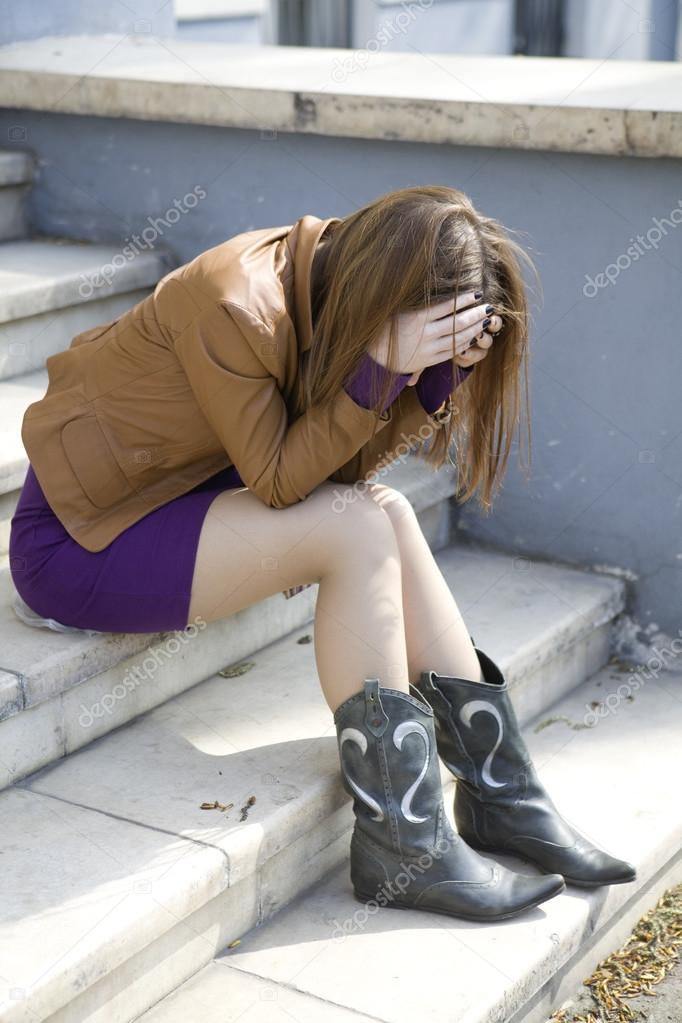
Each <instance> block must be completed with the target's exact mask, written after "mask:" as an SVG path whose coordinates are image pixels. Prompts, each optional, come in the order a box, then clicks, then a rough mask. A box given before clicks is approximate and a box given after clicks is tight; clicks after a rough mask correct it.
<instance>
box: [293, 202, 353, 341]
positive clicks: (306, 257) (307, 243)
mask: <svg viewBox="0 0 682 1023" xmlns="http://www.w3.org/2000/svg"><path fill="white" fill-rule="evenodd" d="M340 219H341V218H340V217H327V218H326V219H325V220H321V219H320V218H319V217H315V216H313V215H312V214H311V213H306V214H304V216H302V217H300V218H299V219H298V220H297V221H296V223H295V225H294V227H293V228H292V231H291V235H290V237H292V236H293V237H294V238H295V248H294V305H295V316H296V337H297V340H298V346H299V350H300V351H302V352H304V351H306V349H308V348H310V345H311V343H312V340H313V313H312V308H311V296H310V274H311V271H312V266H313V256H314V255H315V249H316V248H317V243H318V242H319V240H320V239H321V237H322V235H323V234H324V232H325V230H326V228H327V225H328V224H331V222H332V221H334V220H340Z"/></svg>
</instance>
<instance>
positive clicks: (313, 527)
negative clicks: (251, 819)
mask: <svg viewBox="0 0 682 1023" xmlns="http://www.w3.org/2000/svg"><path fill="white" fill-rule="evenodd" d="M337 490H338V487H337V486H336V485H335V484H333V483H330V482H325V483H323V484H321V485H320V486H319V487H318V488H316V490H314V491H313V492H312V493H311V494H309V495H308V497H307V498H306V499H305V501H300V502H298V503H297V504H294V505H291V506H290V507H288V508H269V507H268V506H267V505H265V504H263V502H262V501H260V500H259V499H258V498H257V497H255V495H254V494H252V493H251V492H250V491H248V490H247V489H246V488H239V489H233V490H227V491H224V492H223V493H221V494H219V495H218V496H217V497H216V498H215V500H214V501H213V502H212V503H211V506H210V508H209V511H208V514H207V516H206V518H205V520H204V523H203V526H202V530H201V534H200V537H199V546H198V550H197V558H196V563H195V568H194V577H193V583H192V597H191V601H190V607H189V621H190V622H191V621H193V620H194V619H195V618H196V617H197V616H201V617H202V618H203V619H204V620H205V621H207V622H208V621H214V620H216V619H219V618H225V617H227V616H228V615H231V614H234V612H235V611H239V610H240V609H241V608H244V607H248V606H249V605H251V604H253V603H255V602H256V601H258V600H262V599H263V598H264V597H267V596H269V595H270V594H272V593H277V592H278V591H281V590H284V589H288V588H289V587H290V586H297V585H299V584H301V583H308V582H318V583H319V590H318V598H317V605H316V608H315V658H316V663H317V670H318V674H319V677H320V683H321V685H322V691H323V693H324V696H325V699H326V701H327V703H328V705H329V707H330V709H331V710H332V712H333V711H334V710H336V708H337V706H338V705H339V704H340V703H342V702H343V701H344V700H346V699H347V698H348V697H349V696H352V695H353V694H354V693H356V692H358V691H359V690H361V689H362V684H363V680H364V679H365V678H369V677H371V678H378V679H379V680H380V682H381V684H382V685H383V686H388V687H390V688H392V689H399V690H401V691H402V692H407V691H408V681H409V680H408V669H407V647H406V641H405V628H404V622H403V612H402V583H401V566H400V552H399V549H398V542H397V539H396V534H395V532H394V529H393V525H392V523H391V519H390V518H389V516H388V515H386V514H385V512H384V511H383V510H382V509H381V508H380V507H379V506H378V505H377V504H376V503H375V502H374V501H372V500H367V499H365V500H357V501H355V502H352V503H349V504H347V505H345V506H344V508H343V510H342V511H336V510H334V503H333V502H334V499H335V496H336V492H337ZM282 599H284V598H282ZM294 599H296V598H294Z"/></svg>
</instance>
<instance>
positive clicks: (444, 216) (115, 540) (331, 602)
mask: <svg viewBox="0 0 682 1023" xmlns="http://www.w3.org/2000/svg"><path fill="white" fill-rule="evenodd" d="M520 258H524V259H526V260H527V261H528V263H529V264H530V260H528V257H527V256H526V255H525V253H524V252H523V250H522V249H521V248H520V247H519V246H518V245H517V244H516V243H515V242H514V241H513V240H512V239H511V238H510V237H509V235H508V233H507V232H506V231H505V230H504V229H503V227H502V226H501V225H500V224H499V223H498V222H497V221H495V220H493V219H492V218H490V217H486V216H483V215H482V214H481V213H479V212H478V211H477V210H475V209H474V207H473V205H472V204H471V202H470V201H469V199H468V198H467V197H466V196H465V195H464V194H463V193H462V192H460V191H458V190H456V189H452V188H447V187H441V186H417V187H412V188H404V189H399V190H397V191H395V192H391V193H389V194H387V195H384V196H381V197H380V198H378V199H376V200H375V201H374V202H371V203H369V204H367V205H366V206H364V207H362V208H361V209H359V210H357V211H356V212H354V213H352V214H350V215H349V216H347V217H345V218H337V217H330V218H327V219H325V220H320V219H318V218H317V217H314V216H311V215H309V214H306V215H304V216H303V217H301V218H300V219H299V220H298V221H297V222H296V223H295V224H294V225H287V226H285V227H278V228H272V229H262V230H257V231H249V232H245V233H243V234H241V235H237V236H235V237H234V238H231V239H229V240H228V241H226V242H224V243H222V244H221V245H218V246H215V247H214V248H212V249H208V250H207V251H205V252H203V253H201V254H200V255H198V256H197V257H196V258H195V259H194V260H192V261H191V262H189V263H187V264H185V265H184V266H181V267H179V268H177V269H175V270H173V271H172V272H171V273H169V274H168V275H166V276H165V277H164V278H163V279H162V280H161V281H160V282H159V284H158V285H157V287H156V289H155V291H154V293H153V294H152V295H150V296H148V297H147V298H146V299H144V300H143V301H142V302H140V303H138V304H137V305H136V306H135V307H134V308H132V309H131V310H129V311H128V312H126V313H125V314H123V315H122V316H120V317H118V318H117V319H116V320H114V321H112V322H111V323H108V324H104V325H101V326H98V327H94V328H92V329H91V330H88V331H85V332H83V333H82V334H79V335H77V336H76V337H75V338H74V339H73V341H72V343H71V346H70V348H69V349H67V350H66V351H64V352H62V353H59V354H58V355H54V356H51V357H50V358H49V359H48V360H47V367H48V373H49V386H48V390H47V393H46V395H45V396H44V397H43V398H42V399H41V400H40V401H38V402H36V403H34V404H33V405H31V406H30V407H29V409H28V410H27V412H26V414H25V417H24V422H23V426H22V439H23V441H24V444H25V446H26V449H27V452H28V455H29V459H30V466H29V470H28V473H27V477H26V481H25V484H24V488H23V491H22V494H21V497H20V500H19V504H18V506H17V509H16V512H15V515H14V517H13V519H12V528H11V536H10V559H11V569H12V575H13V578H14V582H15V585H16V587H17V590H18V592H19V594H20V595H21V596H22V597H23V599H24V600H25V601H26V603H27V604H28V605H29V607H30V608H32V609H33V610H34V611H35V612H36V613H37V614H38V615H44V616H46V617H50V618H53V619H55V620H56V621H58V622H61V623H62V624H64V625H67V626H69V625H70V626H75V627H78V628H92V629H99V630H105V631H119V630H120V631H137V632H154V631H157V630H167V629H182V628H185V627H186V626H187V625H188V624H190V623H192V622H194V621H196V620H197V619H199V618H201V619H203V620H204V621H214V620H216V619H219V618H223V617H226V616H227V615H231V614H234V613H235V612H236V611H238V610H240V609H241V608H244V607H246V606H248V605H250V604H252V603H254V602H255V601H259V600H262V599H263V598H264V597H267V596H268V595H269V594H272V593H274V592H277V591H278V590H282V591H283V592H284V593H285V594H286V595H287V596H292V595H293V594H294V593H297V592H298V591H299V590H300V589H302V588H304V587H305V586H309V585H311V584H312V583H318V584H319V590H318V598H317V604H316V610H315V656H316V663H317V669H318V673H319V678H320V682H321V685H322V689H323V692H324V695H325V698H326V700H327V703H328V705H329V707H330V710H331V711H332V712H333V713H334V717H335V722H336V726H337V733H338V740H339V755H340V761H341V768H342V778H343V783H344V785H345V787H346V789H347V790H348V792H349V793H350V794H351V795H352V796H353V809H354V813H355V827H354V831H353V837H352V841H351V877H352V882H353V887H354V890H355V893H356V894H357V896H358V897H359V898H361V899H364V900H368V899H378V900H379V901H381V902H382V904H385V905H390V906H400V907H405V906H408V907H412V908H416V909H421V910H428V911H435V912H441V913H447V914H451V915H454V916H460V917H465V918H468V919H475V920H495V919H500V918H504V917H508V916H512V915H514V914H516V913H519V912H521V911H523V910H525V909H527V908H528V907H530V906H534V905H537V904H538V903H540V902H542V901H544V900H546V899H548V898H550V897H552V896H553V895H555V894H557V893H558V892H559V891H561V890H562V889H563V887H564V883H565V880H564V879H566V880H570V881H572V882H574V883H576V884H582V885H597V884H609V883H616V882H621V881H628V880H631V879H632V878H633V877H634V871H633V869H632V867H631V866H630V865H629V864H627V863H624V862H623V861H619V860H616V859H614V858H613V857H610V856H609V855H608V854H607V853H605V852H602V851H601V850H599V849H597V848H596V847H594V846H593V845H592V844H591V843H589V842H588V841H587V839H585V838H584V837H583V836H581V835H579V834H578V833H577V832H576V831H575V830H574V829H573V828H572V827H571V826H570V825H568V824H567V823H566V822H565V821H564V820H563V819H562V818H561V817H560V816H559V814H558V812H557V811H556V808H555V807H554V806H553V804H552V803H551V800H550V799H549V797H548V796H547V794H546V793H545V792H544V790H543V789H542V787H541V785H540V782H539V780H538V778H537V776H536V774H535V773H534V770H533V767H532V764H531V762H530V758H529V756H528V751H527V749H526V748H525V746H524V744H523V740H522V738H521V736H520V733H519V729H518V724H517V722H516V719H515V718H514V712H513V709H512V707H511V705H510V703H509V698H508V693H507V687H506V683H505V681H504V679H503V677H502V675H501V673H500V672H499V669H498V668H497V666H496V665H495V664H494V662H492V661H491V660H490V658H489V657H487V656H486V655H485V654H484V653H483V652H482V651H481V650H479V649H478V648H477V647H475V646H474V644H473V641H472V639H471V637H470V636H469V634H468V630H467V628H466V626H465V623H464V621H463V619H462V616H461V614H460V612H459V609H458V607H457V604H456V602H455V600H454V598H453V596H452V594H451V593H450V591H449V589H448V587H447V585H446V583H445V581H444V579H443V577H442V575H441V573H440V571H439V569H438V567H437V565H436V563H435V561H434V559H433V556H432V554H431V551H430V549H429V547H428V544H427V543H426V540H425V539H424V536H423V534H422V532H421V530H420V527H419V524H418V521H417V519H416V517H415V515H414V512H413V510H412V508H411V506H410V504H409V503H408V502H407V501H406V500H405V499H404V498H403V497H402V496H401V495H400V493H398V492H397V491H395V490H394V489H393V488H392V487H391V486H390V469H387V470H386V473H385V477H386V482H378V480H377V479H376V478H375V479H374V480H372V479H371V473H372V471H373V470H375V469H376V468H378V467H379V466H388V465H389V464H390V462H391V461H392V460H393V459H395V457H396V455H397V454H399V453H402V452H403V451H406V450H408V449H409V448H410V447H413V448H415V449H416V450H417V454H418V455H421V456H422V457H424V458H426V460H427V462H429V463H430V464H431V465H432V466H433V467H434V468H435V467H438V466H439V465H442V464H443V463H444V462H445V461H446V460H449V458H450V454H451V451H452V449H453V448H454V447H458V448H459V465H458V468H459V473H460V483H461V487H460V496H461V499H462V500H466V499H469V498H470V497H471V496H472V495H473V494H474V492H476V491H478V492H479V501H480V503H481V506H482V507H483V508H485V509H488V508H490V505H491V496H492V494H493V492H494V490H495V489H496V488H497V486H499V482H500V478H501V475H502V473H503V471H504V468H505V465H506V462H507V459H508V455H509V450H510V444H511V439H512V438H511V434H512V431H513V429H514V427H515V426H516V425H517V423H518V419H519V416H518V407H519V383H520V377H521V370H522V367H523V368H524V369H525V365H526V360H525V355H526V346H527V328H528V312H527V301H526V296H525V290H524V284H523V279H522V275H521V269H520V262H519V259H520ZM455 399H456V404H455ZM458 441H459V442H460V443H459V444H458ZM368 476H369V477H370V479H369V481H367V479H366V478H367V477H368ZM436 725H437V729H436ZM437 753H440V754H441V756H442V757H443V759H444V760H445V762H446V763H447V765H448V767H449V768H450V769H451V770H452V772H453V773H454V774H455V775H456V777H457V778H458V779H459V783H458V785H457V798H456V802H455V819H456V823H457V826H458V829H459V832H460V834H455V832H454V831H453V829H452V827H451V825H450V824H449V822H448V818H447V816H446V814H445V812H444V807H443V798H442V790H441V785H440V774H439V766H438V757H437ZM465 838H466V841H465ZM473 846H477V847H478V848H479V849H483V850H493V849H501V850H503V851H511V852H515V853H517V854H521V855H524V856H526V857H527V858H528V859H529V860H532V861H533V862H534V863H535V864H536V865H538V866H539V867H540V868H541V870H543V871H544V872H545V873H544V874H542V875H540V876H532V877H531V876H526V875H522V874H517V873H514V872H512V871H510V870H507V869H506V868H504V867H502V866H501V865H499V864H497V863H496V862H494V861H493V860H491V859H489V858H486V857H483V856H480V855H479V853H478V852H475V851H474V849H473Z"/></svg>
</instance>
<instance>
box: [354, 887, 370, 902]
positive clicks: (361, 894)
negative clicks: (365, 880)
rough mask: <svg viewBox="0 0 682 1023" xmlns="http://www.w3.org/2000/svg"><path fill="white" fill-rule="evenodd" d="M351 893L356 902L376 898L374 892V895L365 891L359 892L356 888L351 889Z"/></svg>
mask: <svg viewBox="0 0 682 1023" xmlns="http://www.w3.org/2000/svg"><path fill="white" fill-rule="evenodd" d="M353 895H354V896H355V898H356V899H357V900H358V902H373V901H375V900H376V893H375V894H374V895H368V894H367V893H366V892H361V891H359V890H358V889H357V888H354V889H353Z"/></svg>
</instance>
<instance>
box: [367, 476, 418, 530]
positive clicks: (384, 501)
mask: <svg viewBox="0 0 682 1023" xmlns="http://www.w3.org/2000/svg"><path fill="white" fill-rule="evenodd" d="M367 489H368V494H369V496H370V497H371V498H372V501H373V503H374V504H376V505H377V506H378V507H379V508H381V509H382V511H383V512H384V514H385V515H386V516H387V517H388V519H389V521H390V522H391V525H392V527H393V529H394V531H395V533H396V534H397V535H398V536H399V535H400V534H401V533H402V532H403V530H406V529H415V528H417V529H418V528H419V520H418V519H417V513H416V512H415V510H414V508H413V507H412V504H411V503H410V501H409V499H408V498H407V497H405V495H404V494H403V493H402V492H401V491H400V490H396V489H395V488H394V487H388V486H386V485H385V484H383V483H372V484H370V485H369V486H368V488H367Z"/></svg>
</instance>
